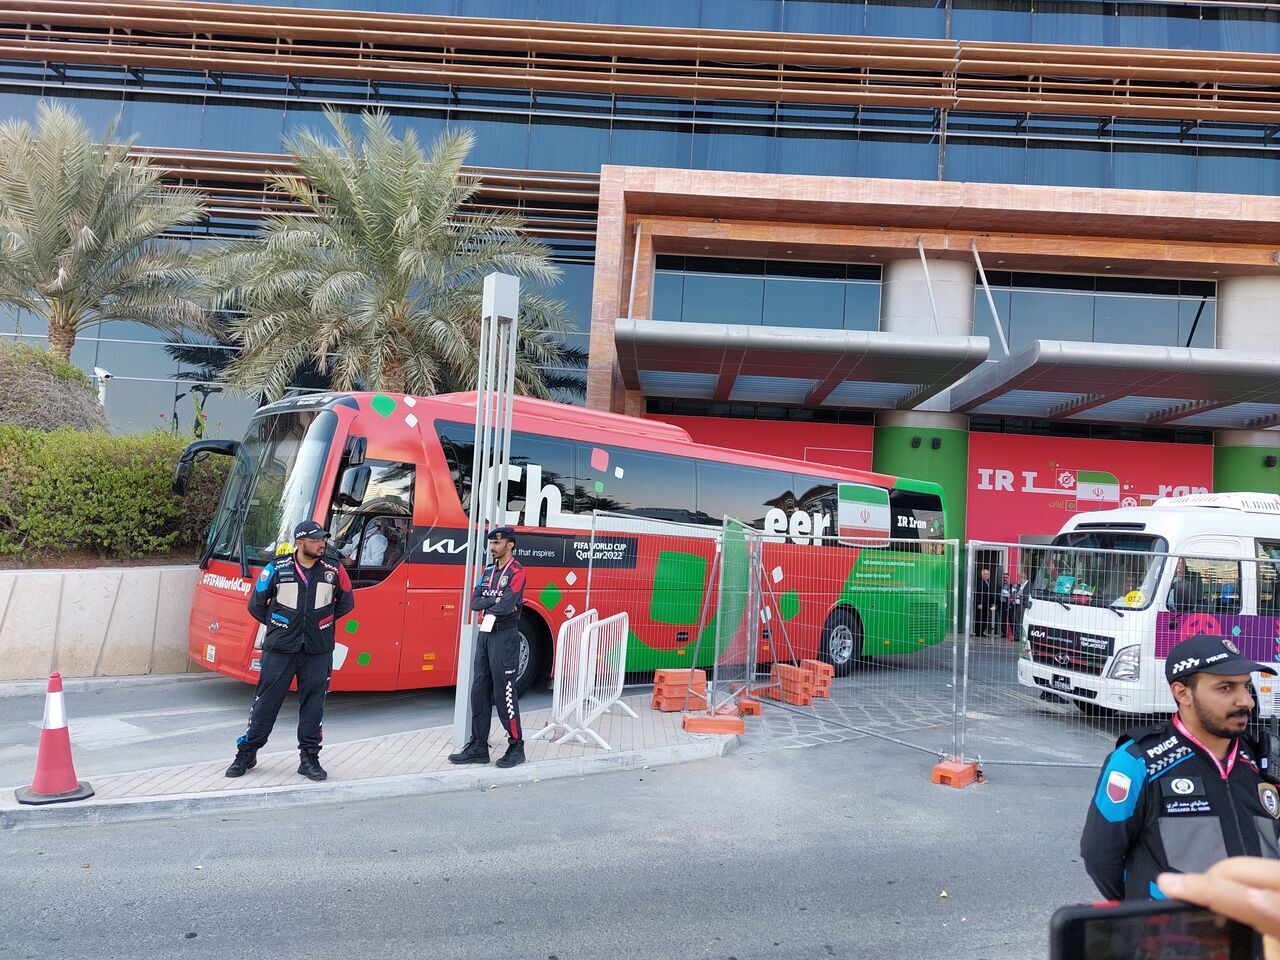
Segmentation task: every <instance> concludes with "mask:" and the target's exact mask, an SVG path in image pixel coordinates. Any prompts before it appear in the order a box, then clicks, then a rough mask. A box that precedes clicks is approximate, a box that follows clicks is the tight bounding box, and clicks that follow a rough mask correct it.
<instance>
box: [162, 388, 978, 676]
mask: <svg viewBox="0 0 1280 960" xmlns="http://www.w3.org/2000/svg"><path fill="white" fill-rule="evenodd" d="M474 418H475V395H474V394H450V395H444V396H436V397H430V398H425V397H410V396H399V395H389V394H381V393H342V394H320V395H311V396H303V397H291V398H287V399H284V400H280V401H277V402H275V403H272V404H269V405H267V406H265V407H263V408H262V409H260V410H259V411H258V412H257V414H255V416H254V417H253V419H252V421H251V422H250V425H249V427H248V429H247V431H246V434H245V436H244V438H243V439H242V440H240V441H238V442H237V441H226V440H204V441H198V442H196V443H194V444H192V445H191V446H190V447H188V448H187V450H186V451H185V452H184V454H183V456H182V459H181V460H180V461H179V464H178V468H177V471H176V474H175V489H179V490H180V489H182V488H183V487H184V485H185V481H186V477H187V476H189V473H190V469H191V464H192V462H193V461H194V459H195V458H196V457H198V456H201V455H203V454H222V455H227V456H230V457H232V465H231V468H230V471H229V474H228V477H227V481H226V484H225V488H224V490H223V495H222V499H221V503H220V505H219V507H218V511H217V513H216V515H215V517H214V521H213V524H212V526H211V528H210V531H209V536H208V540H207V543H206V550H205V555H204V557H203V558H202V560H201V570H200V573H199V578H198V582H197V585H196V588H195V595H194V599H193V602H192V609H191V617H190V621H189V628H188V629H189V649H190V654H191V657H192V658H193V659H194V660H196V661H197V662H198V663H200V664H202V665H204V666H205V667H206V668H208V669H210V670H216V671H218V672H220V673H224V674H227V675H229V676H232V677H236V678H238V679H241V680H245V681H249V682H254V681H256V679H257V669H258V666H259V658H260V656H261V653H260V648H259V643H260V634H259V628H258V627H259V625H258V624H257V623H256V622H255V621H253V620H252V619H251V618H250V617H249V615H248V611H247V609H246V597H247V595H248V591H249V590H250V588H251V586H252V584H253V580H254V577H255V576H256V575H257V573H258V571H260V570H261V568H262V567H263V565H264V564H266V563H267V562H269V561H270V560H271V558H272V557H274V556H275V555H277V554H278V553H281V552H286V551H288V550H290V549H292V545H291V544H290V543H289V531H291V530H292V529H293V526H294V525H295V524H296V523H298V522H299V521H300V520H303V519H308V518H310V519H314V520H316V521H317V522H319V523H321V524H323V525H325V527H326V528H327V529H328V530H329V531H330V532H331V533H332V534H333V541H332V547H333V549H334V551H336V553H337V554H338V555H339V556H340V557H341V558H342V561H343V562H344V563H346V564H347V565H348V570H349V572H350V574H351V579H352V583H353V585H354V588H355V593H356V608H355V610H354V611H353V612H352V613H351V614H350V615H349V616H348V617H347V618H345V620H344V621H342V622H341V623H340V624H339V625H338V634H337V648H336V650H335V656H334V674H333V681H332V684H331V689H334V690H404V689H414V688H421V687H432V686H448V685H451V684H453V683H454V682H455V680H456V676H457V650H458V630H459V625H460V621H459V618H460V617H461V616H463V615H464V607H463V599H462V598H463V594H464V589H465V588H464V584H463V583H462V574H463V566H464V555H465V549H466V540H467V536H466V531H467V510H468V508H469V502H470V496H471V481H472V478H471V470H472V460H473V457H472V454H473V437H474V422H475V421H474ZM512 429H513V432H512V437H511V455H510V468H509V481H508V499H507V515H506V520H507V522H508V523H509V524H511V525H512V526H514V527H515V528H516V530H517V533H518V536H519V540H518V548H517V555H518V556H519V558H520V560H521V562H522V563H523V564H524V566H525V568H526V571H527V575H528V585H527V587H526V589H525V609H524V613H523V615H522V619H521V624H520V633H521V638H522V643H521V661H520V677H519V684H520V688H521V690H522V691H523V690H527V689H528V688H529V687H530V686H532V684H533V683H534V681H535V680H536V679H537V677H538V676H539V675H545V674H546V673H547V672H548V671H549V670H550V666H551V663H552V662H553V650H552V643H553V638H554V637H555V636H556V633H557V631H558V629H559V627H560V624H561V623H563V622H564V620H566V619H568V618H569V617H571V616H573V615H574V614H575V613H577V612H580V611H581V610H583V609H585V606H586V601H587V596H586V594H587V580H588V574H589V572H590V573H591V574H592V576H593V588H594V589H593V594H592V598H591V600H592V604H593V605H594V606H595V607H596V608H597V609H599V610H600V613H601V615H602V616H608V615H610V614H612V613H616V612H618V609H614V607H618V608H619V609H626V610H627V612H628V613H629V614H630V622H631V628H632V637H631V641H630V644H629V650H628V656H627V670H628V671H629V672H630V671H635V672H643V671H650V670H654V669H657V668H659V667H672V666H675V667H680V666H692V665H705V664H706V663H708V662H710V661H711V660H712V659H713V658H714V657H715V655H716V649H715V648H716V644H715V643H714V642H706V637H705V632H706V631H710V630H713V629H714V628H715V623H716V617H717V615H718V613H719V612H718V611H716V610H714V609H713V606H714V597H715V595H716V587H717V584H716V582H715V570H716V567H715V563H714V554H715V545H716V542H717V537H718V536H719V534H720V532H721V529H722V527H723V523H724V518H725V517H733V518H736V519H738V520H740V521H741V522H743V523H745V524H748V525H750V526H752V527H754V528H756V529H757V530H760V531H763V535H764V543H763V547H762V554H763V562H764V570H765V571H767V573H768V576H767V579H768V599H769V600H770V604H769V606H770V611H769V613H768V614H766V616H765V617H762V619H761V623H762V630H761V637H760V638H759V640H758V643H759V650H760V657H761V659H762V660H766V661H767V660H768V659H771V658H773V657H775V656H776V657H778V658H780V659H781V658H784V657H789V656H790V655H792V654H794V655H795V656H796V657H822V658H823V659H826V660H827V661H828V662H831V663H832V664H834V665H835V667H836V669H837V671H838V672H841V673H843V672H845V671H846V670H848V669H849V668H850V667H851V666H852V664H854V663H855V662H857V661H858V660H859V659H860V658H866V657H873V656H883V655H894V654H906V653H911V652H914V651H917V650H919V649H921V648H922V647H925V646H928V645H930V644H934V643H937V642H938V641H939V640H941V639H943V637H944V636H945V635H946V632H947V630H948V628H949V624H950V611H951V601H952V593H951V591H952V590H953V589H954V585H953V584H952V578H953V576H954V574H953V570H952V567H951V564H950V558H949V557H948V556H947V555H946V554H945V552H944V549H943V547H944V544H943V543H942V542H941V541H942V537H943V531H944V526H945V522H944V517H945V503H944V498H943V492H942V489H941V488H940V487H939V486H937V485H936V484H931V483H927V482H923V481H912V480H906V479H900V478H895V477H889V476H884V475H881V474H874V473H866V472H860V471H854V470H848V469H844V468H839V467H834V466H826V465H823V464H815V463H808V462H801V461H795V460H788V459H784V458H781V457H772V456H767V455H762V454H755V453H745V452H741V451H734V450H727V449H722V448H718V447H712V446H706V445H702V444H697V443H694V442H692V441H691V440H690V439H689V436H688V434H686V433H685V432H684V431H683V430H682V429H680V428H679V427H676V426H672V425H670V424H666V423H662V422H659V421H655V420H646V419H637V418H633V417H624V416H619V415H616V414H611V413H603V412H600V411H594V410H588V409H584V408H581V407H574V406H566V405H563V404H556V403H550V402H546V401H540V400H535V399H529V398H517V399H516V400H515V404H514V415H513V423H512ZM597 511H605V512H607V513H596V512H597ZM593 515H594V516H597V517H598V518H605V517H607V518H608V519H609V520H610V521H612V522H613V523H614V525H615V526H616V529H614V528H612V527H610V526H609V524H608V523H607V522H606V521H605V520H604V519H599V520H598V521H597V527H598V528H599V529H597V530H596V532H595V536H594V540H593V535H592V523H593ZM888 537H892V538H893V539H892V540H889V539H887V538H888ZM851 538H858V539H857V541H856V544H855V543H854V542H852V541H851ZM866 538H879V541H878V545H876V546H867V545H866V544H869V543H877V540H876V539H866ZM859 544H860V545H859ZM593 547H594V555H593ZM727 548H728V545H727V544H726V549H727ZM708 596H709V597H710V598H711V599H710V601H707V598H708ZM709 607H712V608H709ZM773 611H776V614H775V613H773ZM736 612H737V613H738V615H739V616H740V615H741V611H736ZM774 616H776V617H777V618H778V620H780V621H781V622H775V621H774V619H773V617H774ZM700 623H702V624H703V627H704V638H703V639H704V642H703V643H701V644H699V643H698V642H697V640H698V636H697V631H698V629H699V624H700ZM783 637H785V639H786V641H787V642H788V643H789V644H790V650H789V651H783V649H782V640H783ZM695 655H696V658H697V659H698V660H699V663H698V664H694V663H693V661H694V659H695Z"/></svg>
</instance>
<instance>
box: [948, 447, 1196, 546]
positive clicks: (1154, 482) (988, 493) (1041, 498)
mask: <svg viewBox="0 0 1280 960" xmlns="http://www.w3.org/2000/svg"><path fill="white" fill-rule="evenodd" d="M1212 482H1213V447H1211V446H1209V445H1208V444H1182V443H1179V444H1173V443H1148V442H1139V441H1129V440H1083V439H1075V438H1070V439H1069V438H1061V437H1026V436H1018V435H1015V434H1002V433H973V434H970V435H969V511H968V513H969V516H968V520H967V523H966V529H967V532H968V536H969V537H971V538H976V539H980V540H994V541H998V542H1012V543H1017V542H1018V539H1019V537H1021V536H1025V535H1028V534H1039V535H1048V534H1054V533H1057V532H1058V530H1059V529H1060V528H1061V527H1062V524H1063V523H1064V522H1066V520H1067V518H1068V517H1070V516H1071V515H1072V514H1073V513H1076V512H1080V511H1085V510H1106V509H1113V508H1115V507H1119V506H1140V505H1142V504H1145V503H1150V502H1151V501H1153V500H1155V499H1156V498H1157V497H1162V496H1180V495H1182V494H1187V493H1208V492H1209V488H1210V486H1211V484H1212Z"/></svg>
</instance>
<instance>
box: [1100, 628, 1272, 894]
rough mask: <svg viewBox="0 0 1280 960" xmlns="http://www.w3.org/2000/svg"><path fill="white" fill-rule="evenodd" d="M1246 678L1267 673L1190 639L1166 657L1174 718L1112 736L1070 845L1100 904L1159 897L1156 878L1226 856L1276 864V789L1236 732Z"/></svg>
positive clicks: (1247, 700)
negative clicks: (1080, 830) (1114, 741)
mask: <svg viewBox="0 0 1280 960" xmlns="http://www.w3.org/2000/svg"><path fill="white" fill-rule="evenodd" d="M1254 672H1257V673H1263V674H1269V675H1271V676H1275V673H1276V671H1275V668H1274V667H1270V666H1267V665H1266V664H1262V663H1255V662H1254V661H1252V660H1250V659H1248V658H1247V657H1243V656H1241V655H1240V651H1239V650H1238V649H1236V646H1235V644H1234V643H1233V642H1232V640H1231V639H1230V638H1228V637H1217V636H1209V635H1207V634H1198V635H1196V636H1194V637H1191V638H1190V639H1188V640H1183V641H1182V642H1181V643H1179V644H1178V645H1177V646H1175V647H1174V648H1173V649H1172V650H1171V651H1169V655H1168V657H1167V659H1166V660H1165V679H1166V680H1167V681H1168V683H1169V688H1170V691H1171V692H1172V693H1173V698H1174V700H1175V701H1176V702H1177V704H1178V712H1177V713H1175V714H1174V715H1173V716H1172V717H1171V718H1170V719H1169V720H1167V721H1165V722H1164V723H1160V724H1155V725H1152V726H1147V727H1140V728H1138V729H1136V730H1133V731H1130V732H1129V733H1128V734H1127V735H1126V736H1124V737H1122V738H1121V739H1120V742H1119V743H1118V745H1117V747H1116V749H1115V751H1114V752H1112V754H1111V756H1110V757H1109V758H1108V759H1107V763H1106V765H1105V766H1104V767H1103V768H1102V774H1101V776H1100V777H1099V778H1098V786H1097V789H1096V790H1095V791H1094V795H1093V802H1092V803H1090V805H1089V813H1088V815H1087V817H1086V819H1085V827H1084V834H1083V836H1082V837H1081V839H1080V856H1081V859H1082V860H1083V861H1084V865H1085V869H1086V870H1088V872H1089V876H1090V877H1092V878H1093V882H1094V883H1095V884H1097V886H1098V889H1099V890H1100V891H1102V895H1103V896H1104V897H1106V898H1107V899H1108V900H1120V899H1130V900H1133V899H1137V900H1143V899H1160V898H1162V896H1163V894H1162V892H1161V890H1160V889H1159V888H1158V887H1157V886H1156V877H1157V875H1158V874H1161V873H1168V872H1172V871H1178V872H1187V873H1190V872H1199V871H1203V870H1207V869H1208V868H1209V867H1211V866H1213V864H1215V863H1217V862H1218V861H1219V860H1225V859H1226V858H1227V857H1229V856H1241V855H1245V856H1261V857H1267V858H1280V838H1278V830H1277V824H1280V790H1278V789H1277V787H1276V785H1275V784H1274V783H1272V782H1270V780H1269V779H1268V778H1267V777H1266V775H1264V773H1263V771H1262V769H1261V764H1260V761H1259V758H1258V757H1256V756H1255V751H1254V748H1253V746H1252V745H1251V744H1250V743H1249V742H1248V741H1247V739H1246V738H1245V737H1244V736H1243V734H1244V732H1245V729H1246V728H1247V726H1248V723H1249V715H1250V713H1251V712H1252V710H1253V706H1254V700H1253V694H1252V686H1251V682H1250V674H1252V673H1254Z"/></svg>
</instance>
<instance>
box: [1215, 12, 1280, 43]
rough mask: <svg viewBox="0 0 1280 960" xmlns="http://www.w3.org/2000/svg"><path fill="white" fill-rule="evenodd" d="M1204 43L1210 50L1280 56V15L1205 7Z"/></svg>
mask: <svg viewBox="0 0 1280 960" xmlns="http://www.w3.org/2000/svg"><path fill="white" fill-rule="evenodd" d="M1202 29H1203V35H1202V39H1203V43H1204V46H1205V47H1206V48H1207V49H1210V50H1251V51H1255V52H1257V53H1278V52H1280V13H1277V12H1276V11H1275V10H1263V9H1259V8H1256V7H1255V8H1249V7H1236V8H1232V7H1205V8H1204V22H1203V24H1202Z"/></svg>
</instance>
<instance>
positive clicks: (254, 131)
mask: <svg viewBox="0 0 1280 960" xmlns="http://www.w3.org/2000/svg"><path fill="white" fill-rule="evenodd" d="M322 119H323V118H322ZM283 130H284V110H283V108H281V107H278V106H277V107H266V106H263V107H256V106H246V105H243V104H240V103H237V102H235V101H228V100H221V99H218V98H215V97H210V98H209V99H208V100H207V101H206V102H205V109H204V128H203V131H204V132H203V136H202V137H201V141H202V142H201V146H202V147H203V148H204V149H205V150H230V151H237V150H239V151H244V152H246V153H279V152H280V134H281V132H282V131H283Z"/></svg>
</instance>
